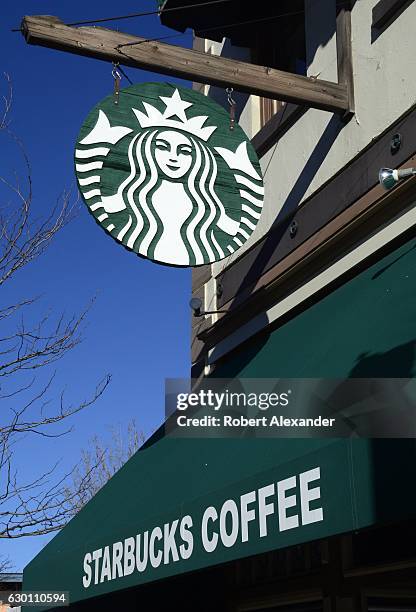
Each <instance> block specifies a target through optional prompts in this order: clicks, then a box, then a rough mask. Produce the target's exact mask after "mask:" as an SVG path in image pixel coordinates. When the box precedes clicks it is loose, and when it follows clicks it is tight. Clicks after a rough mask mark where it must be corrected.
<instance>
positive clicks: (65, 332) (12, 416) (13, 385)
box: [0, 75, 110, 571]
mask: <svg viewBox="0 0 416 612" xmlns="http://www.w3.org/2000/svg"><path fill="white" fill-rule="evenodd" d="M5 80H6V94H5V95H4V96H3V103H4V106H3V112H0V136H5V137H6V138H7V141H8V142H11V143H12V145H13V146H14V147H17V150H18V152H19V153H20V156H21V161H22V164H23V171H22V172H21V173H20V174H21V175H23V176H24V180H23V181H22V180H21V179H20V177H19V174H18V173H13V172H12V173H11V174H12V177H10V176H0V187H1V194H3V192H5V193H7V194H8V196H7V197H9V199H8V201H7V203H5V204H2V203H0V287H1V286H2V285H4V284H5V283H6V282H7V281H9V280H10V279H11V278H13V277H14V276H15V275H16V273H17V272H19V271H20V270H21V269H22V268H24V267H25V266H27V265H28V264H33V263H34V262H36V260H37V259H38V258H39V257H40V256H41V255H42V254H43V253H44V252H45V250H46V249H47V248H48V246H49V245H50V244H51V242H52V241H53V240H54V238H55V237H56V235H57V234H58V233H59V232H60V231H61V230H62V229H63V228H64V227H65V226H66V224H67V223H68V222H69V221H70V220H71V219H72V218H73V216H74V212H75V204H76V202H75V203H73V202H72V200H73V198H72V196H71V194H70V193H69V192H64V193H63V194H62V196H61V197H60V198H59V200H58V202H57V203H56V205H55V206H53V207H52V210H50V212H49V213H48V214H47V215H46V217H42V216H41V215H40V214H39V213H38V212H37V211H36V209H35V207H34V205H33V192H32V178H31V171H30V164H29V160H28V158H27V155H26V152H25V150H24V146H23V144H22V142H21V141H20V139H19V138H18V137H17V136H16V135H15V134H14V133H13V132H12V131H11V129H10V121H9V113H10V109H11V105H12V99H13V88H12V83H11V80H10V78H9V77H8V75H5ZM36 300H37V298H32V297H24V298H23V299H19V300H17V301H16V302H15V303H12V304H5V305H0V538H21V537H25V536H30V535H39V534H45V533H50V532H52V531H56V530H58V529H60V528H61V527H63V526H64V525H65V524H66V522H67V521H68V520H69V519H70V518H71V517H72V516H73V514H74V508H75V507H78V506H79V500H80V499H84V498H85V496H86V491H87V490H90V481H91V479H92V472H94V471H95V470H96V469H97V468H98V465H99V462H100V461H101V460H102V458H100V457H99V456H98V455H97V456H95V457H94V460H95V463H94V462H92V463H91V466H90V469H89V470H85V469H84V468H82V469H83V471H82V473H81V466H82V464H80V465H77V466H75V468H72V469H70V470H69V471H68V473H66V474H64V475H62V474H60V464H59V461H58V460H57V461H55V463H54V465H53V466H52V467H49V468H47V469H45V468H43V469H42V467H41V465H40V466H39V474H38V475H37V476H35V477H34V478H33V479H32V480H29V481H25V480H22V478H21V477H20V474H19V472H18V470H17V468H16V465H17V464H18V459H19V456H21V455H19V453H20V454H21V452H22V448H24V444H25V442H26V441H27V440H28V437H29V436H37V437H39V438H58V437H61V436H63V435H65V434H67V433H68V432H70V431H71V430H72V428H73V423H72V421H71V419H72V417H74V416H75V415H76V414H78V413H79V412H80V411H82V410H85V409H86V408H88V407H89V406H91V404H93V403H94V402H95V401H97V400H98V399H99V398H100V397H101V395H102V394H103V392H104V390H105V389H106V387H107V386H108V384H109V382H110V376H109V375H107V376H105V377H104V378H103V380H101V381H100V382H99V383H98V384H97V386H96V388H95V389H94V390H93V391H92V393H91V394H90V396H89V397H87V398H86V399H82V400H81V401H79V402H78V403H71V402H70V401H67V399H66V393H65V391H62V390H61V391H58V390H57V389H56V378H55V372H53V371H51V366H52V364H57V362H59V361H60V360H61V359H63V358H64V357H65V356H66V355H67V354H68V352H70V351H72V350H73V349H75V348H76V347H77V345H78V344H79V343H80V342H81V340H82V334H83V328H84V324H85V320H86V317H87V315H88V312H89V310H90V308H91V306H92V304H93V300H92V302H91V303H90V304H89V305H88V306H87V307H86V308H85V309H84V310H83V311H81V312H80V313H78V314H76V315H73V316H69V317H66V316H64V315H58V316H57V315H56V314H55V313H51V312H47V313H46V314H44V315H43V316H41V317H40V318H39V319H38V320H37V321H36V322H33V319H34V318H35V314H34V312H36V311H33V310H32V308H31V307H32V306H33V305H34V304H35V302H36ZM28 321H29V322H28ZM75 475H76V479H77V480H76V482H77V486H78V488H74V487H72V485H73V483H74V482H75V481H74V477H75ZM71 487H72V488H71ZM70 488H71V490H70ZM1 563H2V559H1V558H0V571H1V567H2V565H1ZM4 564H6V561H4ZM4 566H5V567H6V565H4Z"/></svg>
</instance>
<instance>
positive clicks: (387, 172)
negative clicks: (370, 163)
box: [378, 168, 416, 191]
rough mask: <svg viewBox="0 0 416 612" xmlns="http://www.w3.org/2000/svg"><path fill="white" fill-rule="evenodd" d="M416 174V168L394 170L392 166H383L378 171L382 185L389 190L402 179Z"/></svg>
mask: <svg viewBox="0 0 416 612" xmlns="http://www.w3.org/2000/svg"><path fill="white" fill-rule="evenodd" d="M414 174H416V168H403V169H402V170H392V169H391V168H381V170H380V172H379V173H378V180H379V182H380V185H381V186H382V187H384V189H386V191H388V190H389V189H391V188H392V187H394V186H395V185H396V184H397V183H398V182H399V181H400V180H401V179H404V178H407V177H409V176H413V175H414Z"/></svg>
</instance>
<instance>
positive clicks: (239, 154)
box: [75, 83, 264, 266]
mask: <svg viewBox="0 0 416 612" xmlns="http://www.w3.org/2000/svg"><path fill="white" fill-rule="evenodd" d="M75 170H76V175H77V179H78V186H79V189H80V191H81V194H82V197H83V199H84V201H85V203H86V205H87V206H88V210H89V211H90V212H91V214H92V215H93V216H94V218H95V220H96V221H97V223H99V224H100V225H101V227H103V228H104V229H105V230H106V231H107V232H108V233H109V234H111V236H112V237H113V238H115V239H116V240H117V241H118V242H120V243H121V244H123V245H124V246H125V247H127V248H128V249H130V250H132V251H134V252H135V253H137V254H138V255H142V256H143V257H147V258H149V259H152V260H154V261H157V262H159V263H164V264H169V265H176V266H198V265H202V264H207V263H211V262H214V261H219V260H220V259H223V258H224V257H226V256H227V255H230V254H231V253H234V252H235V251H236V250H237V249H238V248H239V247H241V246H242V245H243V244H244V242H246V240H248V238H250V236H251V234H252V232H253V231H254V229H255V227H256V224H257V222H258V220H259V218H260V214H261V210H262V205H263V193H264V189H263V182H262V176H261V170H260V165H259V162H258V159H257V156H256V153H255V151H254V149H253V147H252V145H251V143H250V140H249V139H248V138H247V136H246V135H245V133H244V132H243V130H242V129H241V128H240V127H239V126H238V125H235V127H234V129H233V130H230V117H229V114H228V113H227V111H226V110H224V109H223V108H222V107H221V106H219V105H218V104H217V103H216V102H214V101H213V100H211V99H210V98H208V97H206V96H204V95H202V94H200V93H198V92H196V91H194V90H192V89H185V88H183V87H176V86H174V85H169V84H166V83H142V84H140V85H133V86H132V87H127V88H126V89H122V90H121V91H120V95H119V96H118V103H117V104H116V103H115V99H114V96H113V95H110V96H107V97H106V98H104V100H102V101H101V102H100V103H99V104H98V105H97V106H96V107H95V108H94V109H93V110H92V111H91V112H90V114H89V115H88V117H87V119H86V120H85V122H84V124H83V126H82V128H81V131H80V134H79V137H78V140H77V144H76V149H75Z"/></svg>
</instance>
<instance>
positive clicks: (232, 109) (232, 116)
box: [225, 87, 237, 130]
mask: <svg viewBox="0 0 416 612" xmlns="http://www.w3.org/2000/svg"><path fill="white" fill-rule="evenodd" d="M225 91H226V93H227V99H228V104H229V105H230V130H233V129H234V126H235V107H236V104H237V103H236V101H235V100H234V99H233V97H232V93H233V91H234V90H233V88H232V87H227V89H226V90H225Z"/></svg>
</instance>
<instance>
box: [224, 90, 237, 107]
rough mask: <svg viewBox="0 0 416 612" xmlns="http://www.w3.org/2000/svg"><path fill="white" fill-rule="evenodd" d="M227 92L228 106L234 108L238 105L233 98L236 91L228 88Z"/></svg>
mask: <svg viewBox="0 0 416 612" xmlns="http://www.w3.org/2000/svg"><path fill="white" fill-rule="evenodd" d="M225 91H226V93H227V99H228V104H229V105H230V106H234V105H235V104H237V103H236V101H235V100H234V99H233V97H232V93H233V91H234V89H233V88H232V87H227V89H226V90H225Z"/></svg>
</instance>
